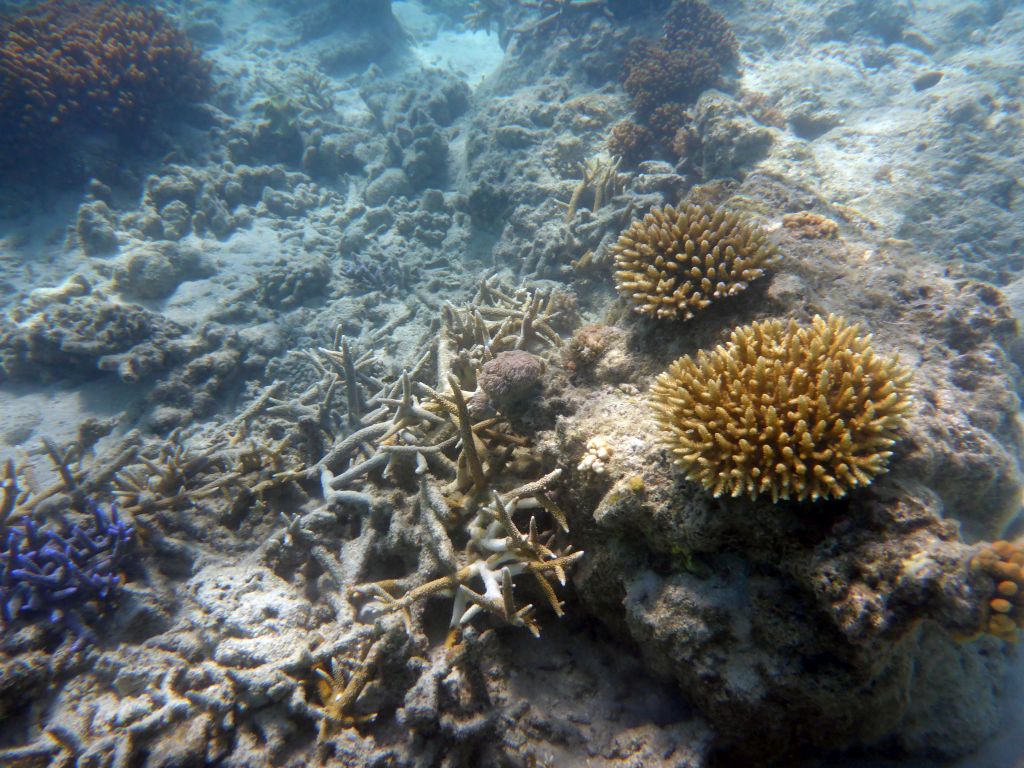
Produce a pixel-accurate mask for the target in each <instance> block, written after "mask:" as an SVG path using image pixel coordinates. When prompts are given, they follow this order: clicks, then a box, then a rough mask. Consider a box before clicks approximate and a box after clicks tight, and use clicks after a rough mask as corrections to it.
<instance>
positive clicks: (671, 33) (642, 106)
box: [624, 0, 738, 138]
mask: <svg viewBox="0 0 1024 768" xmlns="http://www.w3.org/2000/svg"><path fill="white" fill-rule="evenodd" d="M737 47H738V46H737V43H736V37H735V35H733V33H732V31H731V30H730V29H729V25H728V23H727V22H726V20H725V18H724V17H723V16H722V15H721V14H720V13H718V12H717V11H714V10H712V9H711V8H709V7H708V6H707V5H706V4H705V3H703V2H700V0H677V2H675V3H674V4H673V5H672V7H671V8H670V9H669V11H668V13H667V14H666V15H665V24H664V26H663V35H662V37H661V39H659V40H657V41H652V40H643V39H641V40H637V41H636V42H634V44H633V46H632V50H631V51H630V54H629V56H628V58H627V59H626V75H625V81H624V85H625V88H626V93H628V94H629V97H630V99H631V100H632V102H633V107H634V109H636V111H637V112H638V113H640V115H643V116H646V115H650V114H651V113H652V112H654V110H656V109H657V108H659V107H661V106H662V105H664V104H668V103H671V102H679V103H682V104H689V103H691V102H693V101H694V100H696V98H697V97H698V96H699V95H700V92H701V91H703V90H704V89H705V88H708V87H710V86H712V85H714V84H715V82H716V81H717V80H718V77H719V75H720V73H721V69H722V64H723V63H727V62H730V61H732V60H734V59H735V58H736V53H737ZM669 138H671V134H669Z"/></svg>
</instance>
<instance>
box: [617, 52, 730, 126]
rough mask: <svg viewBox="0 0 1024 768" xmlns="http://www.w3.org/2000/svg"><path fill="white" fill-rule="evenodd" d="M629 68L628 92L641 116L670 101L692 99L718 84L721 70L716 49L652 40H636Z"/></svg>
mask: <svg viewBox="0 0 1024 768" xmlns="http://www.w3.org/2000/svg"><path fill="white" fill-rule="evenodd" d="M626 69H627V74H626V79H625V82H624V86H625V88H626V93H628V94H629V97H630V99H631V101H632V104H633V108H634V109H636V111H637V112H638V113H639V114H640V115H641V116H648V115H650V114H651V113H652V112H653V111H654V110H655V109H657V108H658V107H659V106H661V105H662V104H665V103H667V102H678V103H683V104H689V103H692V102H693V101H695V100H696V99H697V97H698V96H699V95H700V92H701V91H703V90H704V89H705V88H709V87H710V86H712V85H714V84H715V82H716V81H717V80H718V76H719V73H720V67H719V64H718V61H717V59H716V58H715V55H714V54H713V53H710V52H708V51H705V50H703V49H700V48H684V49H675V48H669V47H668V46H666V45H665V44H663V43H662V42H652V41H650V40H640V41H637V42H636V43H634V44H633V46H632V50H631V51H630V53H629V57H628V58H627V60H626Z"/></svg>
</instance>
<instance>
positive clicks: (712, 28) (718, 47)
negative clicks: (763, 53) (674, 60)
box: [662, 0, 739, 61]
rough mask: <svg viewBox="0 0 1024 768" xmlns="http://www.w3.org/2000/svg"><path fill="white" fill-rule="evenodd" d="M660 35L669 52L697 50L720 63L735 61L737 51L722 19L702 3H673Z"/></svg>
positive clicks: (682, 0)
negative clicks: (705, 52) (706, 53)
mask: <svg viewBox="0 0 1024 768" xmlns="http://www.w3.org/2000/svg"><path fill="white" fill-rule="evenodd" d="M662 32H663V33H664V36H663V39H664V40H665V44H666V47H668V48H669V49H670V50H675V51H680V50H683V49H688V48H697V49H700V50H702V51H707V52H709V53H714V54H715V55H716V56H717V57H718V58H719V59H720V60H722V61H731V60H733V59H735V58H736V54H737V53H738V51H739V43H738V42H737V40H736V35H734V34H733V32H732V30H731V29H730V28H729V23H728V22H727V21H726V20H725V17H724V16H722V14H720V13H719V12H718V11H715V10H713V9H712V8H710V7H709V6H708V5H707V3H704V2H702V0H676V2H674V3H673V4H672V7H671V8H669V10H668V12H667V13H666V14H665V23H664V24H663V25H662Z"/></svg>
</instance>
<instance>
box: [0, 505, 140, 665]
mask: <svg viewBox="0 0 1024 768" xmlns="http://www.w3.org/2000/svg"><path fill="white" fill-rule="evenodd" d="M89 508H90V513H91V514H90V516H89V517H88V518H87V520H86V521H85V522H84V523H74V524H72V525H70V526H65V527H64V529H63V530H62V531H57V530H53V529H51V528H49V527H47V526H45V525H40V524H39V523H38V522H37V521H36V520H35V519H34V518H33V517H32V516H24V517H21V518H19V519H17V520H15V521H14V522H13V523H10V524H8V525H6V526H4V527H3V530H2V535H3V538H2V541H0V546H2V549H0V624H2V625H3V626H4V627H8V626H10V625H11V624H12V623H13V622H15V621H17V620H19V619H25V620H32V619H35V618H39V617H46V618H48V619H49V621H50V623H51V625H52V626H53V627H54V628H56V629H57V630H59V631H62V632H63V631H70V632H72V633H73V634H74V635H76V636H77V638H76V640H75V646H74V647H75V649H76V650H78V649H81V648H82V647H83V646H84V645H85V644H86V643H87V642H88V641H90V640H91V639H92V638H93V635H92V631H91V630H90V629H89V628H88V626H87V624H88V619H87V618H86V617H87V616H95V615H98V614H99V613H102V612H103V611H104V610H105V609H106V608H107V607H108V606H109V604H110V603H111V601H112V599H113V598H114V596H115V594H116V593H117V590H118V587H120V585H121V569H122V567H123V565H124V563H125V559H126V557H127V555H128V553H129V552H130V550H131V546H132V542H133V540H134V535H135V533H134V529H133V528H132V526H130V525H128V524H127V523H125V522H124V521H123V520H122V519H121V517H120V515H119V514H118V512H117V509H116V508H111V511H110V513H109V514H108V513H106V512H104V511H103V509H102V508H100V507H99V505H97V504H90V505H89Z"/></svg>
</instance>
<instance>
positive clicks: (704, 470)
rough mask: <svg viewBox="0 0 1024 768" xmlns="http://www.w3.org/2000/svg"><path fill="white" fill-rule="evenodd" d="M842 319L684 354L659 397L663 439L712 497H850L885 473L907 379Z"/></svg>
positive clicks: (774, 329) (770, 325) (764, 332)
mask: <svg viewBox="0 0 1024 768" xmlns="http://www.w3.org/2000/svg"><path fill="white" fill-rule="evenodd" d="M858 331H859V328H858V327H857V326H856V325H852V326H851V325H847V324H846V321H845V320H843V319H842V318H839V317H835V316H832V315H830V316H829V317H828V318H827V319H824V318H822V317H820V316H815V318H814V320H813V322H812V324H811V325H810V326H800V325H798V324H797V323H796V322H795V321H790V322H789V323H788V324H784V323H782V322H780V321H778V320H768V321H766V322H761V323H754V324H752V325H749V326H744V327H742V328H738V329H736V330H735V331H733V333H732V336H731V338H730V341H729V343H728V344H726V345H725V346H719V347H717V348H716V349H715V350H714V351H713V352H710V353H707V352H700V353H699V354H698V356H697V359H696V360H694V359H693V358H691V357H689V356H685V357H682V358H680V359H679V360H676V361H675V362H674V363H672V365H671V366H670V367H669V369H668V371H666V372H665V373H662V374H661V375H660V376H658V379H657V381H656V382H655V384H654V388H653V391H652V398H653V406H654V409H655V412H656V414H657V420H658V424H659V425H660V426H661V428H662V430H664V440H665V443H666V445H667V446H668V447H669V448H670V449H671V451H672V453H673V454H674V456H675V462H676V463H677V464H679V465H680V466H682V467H683V469H684V470H685V472H686V475H687V477H688V478H689V479H691V480H698V481H700V482H701V483H702V484H703V485H704V487H705V488H707V489H708V490H710V491H711V492H712V493H713V494H714V495H715V496H721V495H723V494H728V495H730V496H742V495H747V496H750V497H751V498H754V497H756V496H757V495H759V494H770V495H771V497H772V500H773V501H777V500H778V499H780V498H781V499H796V500H798V501H804V500H807V499H810V500H812V501H813V500H817V499H819V498H828V497H833V498H836V497H840V496H844V495H845V494H846V493H847V491H849V490H851V489H852V488H856V487H858V486H864V485H867V484H869V483H870V482H871V480H872V479H873V478H874V477H875V476H876V475H879V474H881V473H883V472H885V471H886V470H887V464H888V461H889V457H890V456H891V454H892V451H890V450H889V449H890V448H891V447H892V445H893V443H894V442H895V440H896V436H895V435H896V431H897V430H899V429H900V428H901V427H902V426H903V423H904V416H905V413H906V411H907V410H908V408H909V407H910V398H909V396H908V394H907V388H908V383H909V381H910V372H909V371H908V370H907V369H906V368H904V367H903V366H902V365H900V364H899V361H898V360H897V359H896V358H881V357H878V356H876V355H875V354H874V352H873V351H872V349H871V346H870V342H871V337H870V336H860V335H858Z"/></svg>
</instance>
